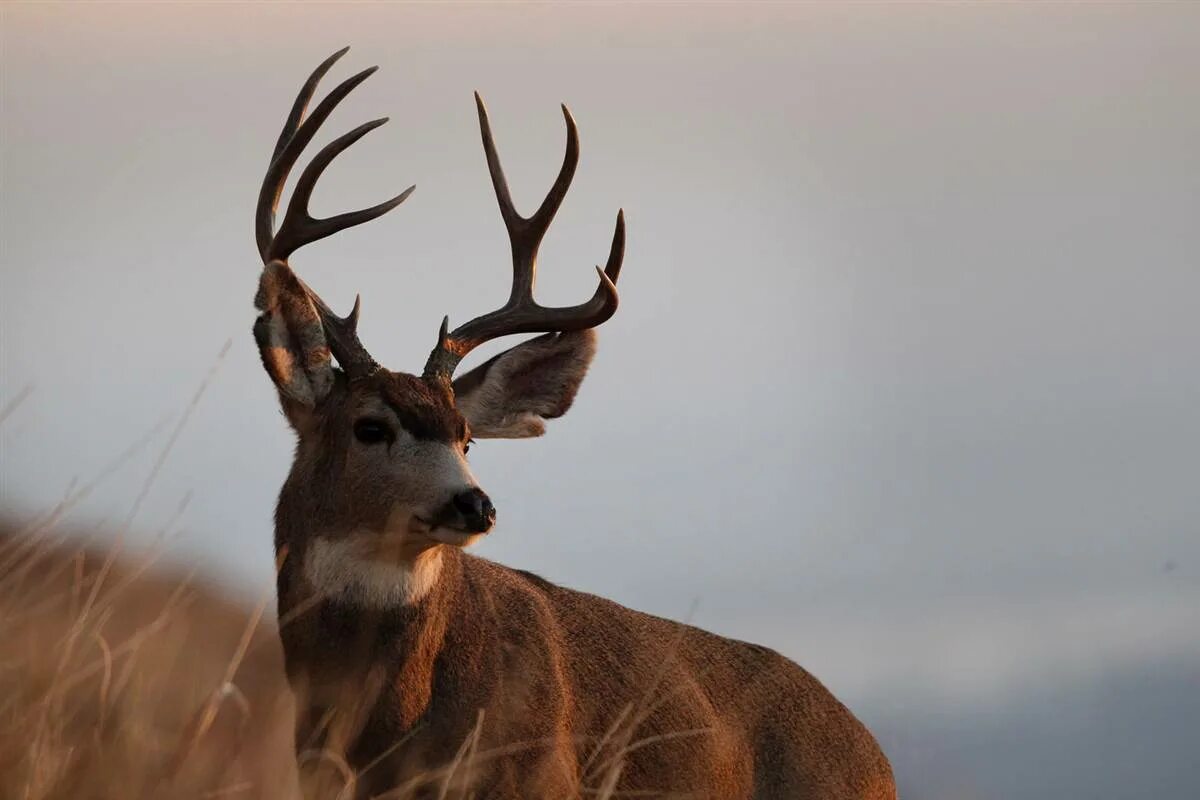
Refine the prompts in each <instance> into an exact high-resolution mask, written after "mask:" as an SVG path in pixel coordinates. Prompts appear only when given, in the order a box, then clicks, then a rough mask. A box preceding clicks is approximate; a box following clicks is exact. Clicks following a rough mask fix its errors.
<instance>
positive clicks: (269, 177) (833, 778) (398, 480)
mask: <svg viewBox="0 0 1200 800" xmlns="http://www.w3.org/2000/svg"><path fill="white" fill-rule="evenodd" d="M345 52H346V51H345V50H342V51H340V52H338V53H335V54H334V55H333V56H331V57H330V58H328V59H327V60H326V61H325V62H324V63H322V64H321V65H320V66H319V67H318V68H317V69H316V71H315V72H314V73H313V74H312V75H311V76H310V77H309V79H308V80H307V82H306V83H305V84H304V87H303V88H302V89H301V91H300V95H299V97H298V98H297V99H296V101H295V104H294V105H293V107H292V110H291V113H290V114H289V115H288V118H287V122H286V124H285V125H284V128H283V132H282V134H281V135H280V137H279V141H278V143H277V144H276V146H275V151H274V154H273V156H272V158H271V162H270V166H269V168H268V169H267V173H266V177H265V179H264V181H263V185H262V191H261V194H260V195H259V201H258V210H257V217H256V238H257V240H258V249H259V251H260V253H261V255H262V258H263V263H264V265H265V267H264V269H263V272H262V277H261V280H260V285H259V289H258V294H257V297H256V300H255V302H256V305H257V307H258V309H259V310H260V312H261V314H260V316H259V317H258V320H257V322H256V323H255V326H254V335H255V339H256V340H257V342H258V346H259V349H260V352H261V355H262V361H263V365H264V366H265V367H266V370H267V373H268V374H269V375H270V377H271V379H272V380H273V381H274V383H275V386H276V388H277V389H278V393H279V398H280V402H281V403H282V406H283V411H284V413H285V415H286V417H287V419H288V421H289V422H290V424H291V426H292V428H294V430H295V432H296V434H297V437H298V444H297V447H296V452H295V460H294V462H293V464H292V468H291V472H290V474H289V475H288V478H287V480H286V482H285V483H284V485H283V489H282V491H281V492H280V496H279V503H278V507H277V510H276V529H275V545H276V550H277V553H278V555H279V561H280V568H279V575H278V592H279V614H280V635H281V638H282V640H283V645H284V651H285V655H286V664H287V673H288V679H289V682H290V684H291V686H292V688H293V690H294V693H295V696H296V700H297V729H296V747H297V756H298V759H299V761H300V763H301V769H302V773H303V772H304V771H306V770H308V771H313V772H318V773H319V772H321V770H319V769H316V766H317V765H319V764H325V765H326V766H329V765H330V764H333V765H335V766H336V769H335V771H340V772H342V773H344V777H345V779H346V780H347V781H349V784H348V786H346V787H343V789H344V791H343V794H342V795H341V796H343V797H345V796H350V795H353V796H355V797H360V798H366V797H390V798H401V797H410V796H412V797H434V796H438V797H445V796H448V794H447V793H448V792H454V791H461V792H463V793H464V796H465V795H466V794H470V796H472V797H487V798H513V799H515V798H542V797H545V798H573V797H595V796H602V797H607V796H612V797H625V796H660V795H661V796H671V797H678V796H688V797H705V798H713V799H714V800H734V799H736V798H822V800H833V799H834V798H880V799H882V798H894V797H895V788H894V784H893V781H892V776H891V771H890V767H889V766H888V762H887V760H886V759H885V758H884V756H883V754H882V753H881V752H880V750H879V747H878V746H877V745H876V743H875V741H874V739H873V738H872V737H871V734H870V733H869V732H868V731H867V730H866V728H864V727H863V725H862V724H861V723H859V721H858V720H857V719H855V717H854V716H853V715H852V714H851V713H850V711H848V710H847V709H846V708H845V706H843V705H842V704H841V703H840V702H838V700H837V699H835V698H834V697H833V696H832V695H831V694H830V693H829V692H828V691H827V690H826V689H825V688H824V687H823V686H822V685H821V684H820V683H819V682H818V681H817V680H816V679H815V678H814V677H812V676H811V675H809V674H808V673H807V672H805V671H804V670H803V669H801V668H800V667H798V666H797V665H796V664H794V663H792V662H790V661H788V660H787V659H785V658H783V657H782V656H780V655H778V654H776V653H775V652H773V651H771V650H768V649H767V648H765V647H759V646H757V645H752V644H747V643H744V642H738V641H733V640H730V639H724V638H721V637H719V636H715V635H713V634H710V633H707V632H705V631H702V630H699V629H697V628H694V627H690V626H687V625H683V624H680V623H677V622H672V621H669V620H665V619H660V618H658V617H653V616H649V615H647V614H642V613H639V612H637V611H632V610H629V609H626V608H623V607H621V606H619V605H617V604H615V603H612V602H609V601H608V600H604V599H602V598H599V597H595V596H592V595H588V594H583V593H581V592H575V591H571V590H570V589H565V588H562V587H560V586H556V585H554V584H552V583H550V582H548V581H546V580H543V579H542V578H540V577H538V576H536V575H532V574H530V573H528V572H522V571H520V570H515V569H509V568H507V567H503V566H500V565H499V564H495V563H492V562H490V561H486V560H483V559H480V558H475V557H473V556H470V555H467V554H466V553H465V552H464V548H465V547H467V546H468V545H470V544H471V543H473V542H475V541H476V540H478V539H480V538H482V537H483V536H484V535H485V534H487V532H488V531H489V530H491V528H492V526H493V524H494V523H495V519H496V510H495V508H494V507H493V505H492V501H491V500H490V499H489V497H488V495H487V494H485V493H484V491H483V490H482V489H481V488H480V486H479V484H478V483H477V482H476V480H475V477H474V476H473V475H472V474H471V469H470V467H469V466H468V464H467V458H466V456H467V448H468V445H469V444H470V442H471V441H472V439H473V438H474V439H485V438H523V437H532V436H540V435H541V434H542V433H543V431H544V427H545V422H546V420H549V419H554V418H557V417H559V416H561V415H562V414H564V413H565V412H566V411H567V410H568V409H569V408H570V407H571V404H572V401H573V399H574V397H575V393H576V391H577V390H578V389H579V386H580V383H581V382H582V380H583V377H584V373H585V372H586V371H587V368H588V364H589V363H590V362H591V360H592V356H593V355H594V353H595V347H596V344H595V333H594V330H593V329H594V328H595V327H596V326H598V325H600V324H601V323H603V322H604V321H605V320H607V319H609V318H610V317H611V316H612V315H613V313H614V312H615V311H616V309H617V290H616V283H617V277H618V275H619V273H620V269H621V261H622V257H623V253H624V246H625V232H624V220H623V217H622V215H621V214H618V215H617V222H616V232H615V234H614V236H613V240H612V247H611V250H610V252H609V255H608V263H607V265H606V267H605V268H604V269H603V270H600V269H599V268H597V272H599V281H600V282H599V286H598V287H597V289H596V291H595V293H594V294H593V295H592V297H591V299H589V300H588V301H587V302H585V303H581V304H580V305H576V306H571V307H565V308H547V307H544V306H541V305H539V304H538V303H537V302H536V301H534V299H533V289H534V274H535V269H534V265H535V262H536V257H537V251H538V246H539V245H540V243H541V241H542V237H543V236H544V235H545V233H546V230H547V227H548V226H549V225H550V222H551V220H552V218H553V217H554V214H555V212H556V211H557V210H558V207H559V205H560V204H561V203H562V200H563V196H564V195H565V194H566V191H567V187H568V185H569V184H570V182H571V178H572V176H573V175H574V172H575V166H576V163H577V161H578V157H579V142H578V135H577V132H576V128H575V122H574V121H573V120H572V118H571V115H570V113H569V112H568V111H567V110H566V107H564V108H563V116H564V117H565V118H566V125H567V148H566V156H565V158H564V160H563V165H562V168H561V170H560V171H559V173H558V177H557V179H556V180H555V181H554V185H553V186H552V187H551V189H550V192H549V194H548V195H547V196H546V198H545V199H544V200H543V201H542V204H541V206H539V207H538V209H537V211H536V212H535V213H534V214H533V216H531V217H523V216H521V215H520V214H518V213H517V211H516V209H515V208H514V206H513V201H512V198H511V196H510V194H509V189H508V185H507V183H506V181H505V177H504V173H503V171H502V169H501V166H500V160H499V157H498V156H497V155H496V146H495V143H494V141H493V138H492V132H491V128H490V126H489V123H488V116H487V112H486V110H485V109H484V106H483V103H482V101H480V100H479V98H478V95H476V102H477V105H478V112H479V124H480V128H481V130H482V135H483V147H484V152H485V154H486V157H487V165H488V170H489V171H490V173H491V179H492V185H493V187H494V188H495V192H496V198H497V200H498V201H499V204H500V213H501V215H502V217H503V219H504V224H505V227H506V228H507V229H508V235H509V238H510V240H511V245H512V259H513V281H512V292H511V294H510V296H509V298H508V301H507V302H506V303H505V304H504V305H503V306H502V307H500V308H499V309H497V310H495V311H492V312H490V313H487V314H484V315H483V316H480V317H477V318H475V319H473V320H471V321H470V322H467V323H466V324H464V325H461V326H459V327H457V328H455V329H454V330H453V331H450V330H448V325H447V322H445V321H443V323H442V327H441V332H440V333H439V335H438V340H437V345H436V346H435V347H434V349H433V351H432V353H431V354H430V356H429V360H428V362H427V363H426V364H425V369H424V372H423V373H422V374H421V375H420V376H417V375H409V374H406V373H402V372H391V371H389V370H387V369H384V368H383V367H381V366H380V365H379V364H377V363H376V362H375V360H374V359H372V358H371V356H370V355H369V354H368V353H367V351H366V349H364V347H363V345H362V344H361V343H360V342H359V339H358V336H357V334H356V332H355V328H356V324H357V321H358V315H359V304H358V301H357V300H356V301H355V304H354V308H353V310H352V311H351V312H350V314H349V315H347V316H346V317H339V316H337V315H336V314H335V313H334V312H332V311H331V310H330V308H329V306H327V305H326V304H325V303H324V302H323V301H322V300H321V298H320V297H318V296H317V294H316V293H315V292H314V291H312V289H310V288H309V287H308V286H307V285H306V284H305V282H304V281H302V280H301V279H300V278H298V277H297V276H296V274H295V273H294V272H293V271H292V269H291V267H290V266H289V264H288V259H289V257H290V256H291V255H292V253H293V252H294V251H295V250H296V249H298V248H299V247H301V246H303V245H305V244H308V243H310V242H313V241H316V240H317V239H320V238H322V237H325V236H329V235H330V234H333V233H336V232H337V231H340V230H342V229H344V228H349V227H351V226H354V225H358V224H360V223H363V222H367V221H368V220H371V219H374V218H376V217H379V216H381V215H382V214H384V213H386V212H387V211H390V210H391V209H393V208H395V207H396V206H398V205H400V203H402V202H403V201H404V200H405V199H406V198H407V197H408V196H409V193H410V192H411V191H412V189H411V188H410V189H408V190H406V191H405V192H403V193H401V194H400V195H398V196H396V197H394V198H392V199H391V200H388V201H386V202H384V203H381V204H379V205H377V206H374V207H373V208H368V209H365V210H362V211H355V212H350V213H345V214H339V215H337V216H333V217H329V218H327V219H315V218H313V217H312V216H311V215H310V214H309V212H308V201H309V196H310V195H311V193H312V191H313V187H314V185H315V184H316V182H317V179H318V178H319V177H320V175H321V173H322V172H323V171H324V169H325V168H326V167H328V166H329V164H330V162H331V161H332V160H333V159H334V157H335V156H337V155H338V154H339V153H341V152H342V151H343V150H345V149H346V148H347V147H349V146H350V145H351V144H353V143H354V142H355V141H357V140H358V139H359V138H360V137H362V136H363V135H364V134H366V133H367V132H368V131H370V130H372V129H373V128H375V127H378V126H379V125H381V124H382V123H383V122H384V121H385V120H375V121H373V122H368V123H366V124H365V125H362V126H360V127H358V128H355V129H354V130H352V131H350V132H349V133H347V134H345V135H344V136H342V137H340V138H338V139H335V140H334V141H333V142H331V143H330V144H328V145H327V146H326V147H325V148H324V149H322V150H321V151H320V152H319V153H318V154H317V155H316V157H315V158H314V159H313V160H312V162H311V164H310V165H309V166H308V167H307V168H306V169H305V170H304V172H303V173H302V174H301V176H300V178H299V179H298V181H297V183H296V187H295V190H294V193H293V197H292V199H291V201H290V203H289V204H288V209H287V213H286V214H285V216H284V218H283V221H282V223H281V224H280V225H279V228H278V230H277V231H276V230H275V228H274V217H275V209H276V206H277V205H278V202H279V198H280V195H281V194H282V191H283V185H284V182H285V180H286V179H287V176H288V174H289V172H290V170H291V169H292V167H293V166H294V165H295V163H296V161H297V159H298V158H299V156H300V154H301V151H302V150H303V149H304V148H305V146H306V145H308V144H309V142H310V141H311V140H312V138H313V135H314V134H315V133H316V131H317V128H318V126H319V125H321V124H322V123H323V122H324V121H325V119H326V118H327V117H328V116H329V114H330V113H331V112H332V111H333V109H334V107H335V106H336V105H337V104H338V103H339V102H340V101H341V100H342V99H343V98H344V97H346V95H347V94H348V93H349V92H350V91H351V90H352V89H354V87H355V86H357V85H358V84H359V83H361V82H362V81H363V80H364V79H366V77H367V76H368V75H370V74H371V72H373V71H374V68H372V69H368V70H365V71H363V72H360V73H358V74H357V75H355V76H353V77H351V78H349V79H348V80H346V81H345V82H344V83H342V84H341V85H339V86H338V87H337V88H335V89H334V90H333V91H332V92H331V93H330V94H329V95H328V96H327V97H326V98H325V99H324V100H322V101H321V102H320V103H319V104H317V106H316V107H315V108H314V109H313V111H312V113H311V114H310V115H309V116H308V117H307V118H305V110H306V108H307V105H308V102H309V100H310V99H311V98H312V96H313V94H314V93H315V91H316V86H317V83H318V81H319V80H320V79H321V78H322V76H324V74H325V73H326V72H327V71H328V70H329V68H330V67H331V66H332V65H333V63H334V62H335V61H336V60H337V59H338V58H340V57H341V56H342V55H343V54H344V53H345ZM515 333H538V334H541V335H539V336H537V337H535V338H532V339H529V340H528V341H525V342H523V343H521V344H518V345H516V346H515V347H512V348H511V349H509V350H506V351H504V352H502V353H500V354H499V355H497V356H496V357H494V358H492V359H491V360H489V361H486V362H485V363H483V364H481V365H479V366H477V367H475V368H474V369H472V370H470V371H469V372H466V373H465V374H463V375H460V376H459V377H457V378H455V377H454V371H455V368H456V367H457V365H458V363H459V361H460V360H461V359H462V358H463V357H464V356H466V355H467V354H468V353H469V352H471V351H472V350H473V349H475V348H476V347H478V346H479V345H481V344H483V343H484V342H487V341H489V340H492V339H495V338H497V337H501V336H506V335H509V334H515ZM334 361H336V365H335V364H334Z"/></svg>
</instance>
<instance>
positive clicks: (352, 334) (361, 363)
mask: <svg viewBox="0 0 1200 800" xmlns="http://www.w3.org/2000/svg"><path fill="white" fill-rule="evenodd" d="M296 280H298V281H300V285H301V286H303V287H304V291H306V292H308V296H309V297H310V298H312V301H313V305H314V306H316V308H317V314H318V315H319V316H320V317H321V328H322V330H324V332H325V342H326V344H328V345H329V352H331V353H333V357H334V358H336V359H337V362H338V364H340V365H341V367H342V369H343V370H345V371H346V374H347V375H364V374H367V373H370V372H373V371H374V370H375V369H376V368H377V367H378V366H379V364H378V363H376V361H375V359H373V358H372V357H371V354H370V353H368V352H367V348H365V347H363V344H362V342H360V341H359V340H358V315H359V312H360V311H361V310H362V296H361V295H357V294H356V295H354V307H353V308H352V309H350V313H349V314H347V315H346V316H344V317H339V316H338V315H337V314H335V313H334V312H333V310H332V309H331V308H330V307H329V306H327V305H326V304H325V301H324V300H322V299H321V298H320V296H319V295H318V294H317V293H316V292H314V291H313V290H312V289H311V288H309V286H308V284H306V283H305V282H304V281H303V280H301V279H300V278H299V277H297V278H296Z"/></svg>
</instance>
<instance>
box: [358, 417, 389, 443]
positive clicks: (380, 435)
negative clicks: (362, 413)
mask: <svg viewBox="0 0 1200 800" xmlns="http://www.w3.org/2000/svg"><path fill="white" fill-rule="evenodd" d="M354 438H355V439H358V440H359V441H360V442H362V443H363V444H380V443H381V442H387V443H388V444H391V443H392V442H394V441H395V440H396V434H395V432H394V431H392V429H391V428H389V427H388V424H387V423H386V422H384V421H383V420H378V419H360V420H359V421H358V422H356V423H354Z"/></svg>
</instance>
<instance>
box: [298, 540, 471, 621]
mask: <svg viewBox="0 0 1200 800" xmlns="http://www.w3.org/2000/svg"><path fill="white" fill-rule="evenodd" d="M447 549H448V548H447V547H446V546H445V545H435V546H433V547H428V546H418V545H413V544H412V543H409V542H406V541H405V540H404V539H403V538H396V537H388V536H386V535H385V536H381V535H379V534H377V533H374V532H370V531H361V532H352V533H350V534H349V535H347V536H341V537H338V538H316V539H313V540H312V541H311V542H310V543H309V545H308V548H307V552H306V553H305V556H304V577H305V578H306V580H307V582H308V583H309V584H310V586H311V587H312V589H313V591H314V592H315V593H316V594H319V595H321V596H323V597H329V598H337V599H338V600H339V602H342V603H345V604H347V605H351V606H355V607H358V608H361V609H363V610H369V611H387V610H388V609H395V608H401V607H404V606H412V605H416V604H418V603H421V602H422V601H424V600H425V599H426V598H427V597H428V596H429V595H430V594H431V593H432V592H433V590H434V589H435V588H437V585H438V582H439V581H440V579H441V577H442V570H443V567H444V562H445V560H446V558H447V554H446V552H445V551H446V550H447Z"/></svg>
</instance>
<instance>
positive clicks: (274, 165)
mask: <svg viewBox="0 0 1200 800" xmlns="http://www.w3.org/2000/svg"><path fill="white" fill-rule="evenodd" d="M349 49H350V48H348V47H346V48H343V49H341V50H339V51H338V52H336V53H334V54H333V55H331V56H330V57H329V58H327V59H325V60H324V61H323V62H321V65H320V66H318V67H317V68H316V69H315V70H313V73H312V75H310V76H309V77H308V80H307V81H305V82H304V86H302V87H301V89H300V94H298V95H297V96H296V102H295V103H293V104H292V110H291V111H290V112H289V113H288V118H287V121H286V122H285V123H284V126H283V131H282V132H281V133H280V134H279V141H278V142H276V144H275V150H274V151H273V153H272V155H271V164H270V166H269V167H267V174H266V175H264V176H263V183H262V188H261V189H260V190H259V193H258V213H257V215H256V217H255V230H254V235H255V239H257V241H258V251H259V253H260V254H261V255H262V257H263V260H269V256H268V249H269V248H270V246H271V239H272V238H273V237H274V229H275V209H276V207H277V206H278V205H279V197H280V195H282V194H283V186H284V184H285V183H286V182H287V177H288V174H289V173H290V172H291V171H292V167H293V166H295V164H296V159H298V158H299V157H300V153H301V152H302V151H303V150H304V148H305V147H307V146H308V143H309V142H311V141H312V138H313V136H315V135H316V133H317V129H318V128H319V127H321V124H322V123H323V122H324V121H325V120H326V119H327V118H328V117H329V115H330V114H332V113H333V110H334V109H335V108H337V105H338V103H340V102H342V100H344V99H345V97H346V95H348V94H350V92H351V91H353V90H354V88H355V87H356V86H358V85H359V84H360V83H362V82H363V81H365V80H366V79H367V78H369V77H370V76H371V74H372V73H373V72H375V70H377V69H378V67H369V68H367V69H364V70H363V71H362V72H360V73H358V74H357V75H352V76H351V77H349V78H347V79H346V80H344V81H342V82H341V83H340V84H338V85H337V86H336V87H335V88H334V89H333V91H331V92H330V93H329V94H328V95H326V96H325V99H323V100H322V101H321V102H320V103H318V104H317V107H316V108H315V109H313V112H312V114H310V115H309V116H308V118H307V119H304V120H303V121H301V119H302V117H303V116H304V110H305V109H306V108H307V107H308V101H309V100H311V99H312V96H313V93H314V92H315V91H316V88H317V84H318V83H319V82H320V80H321V78H322V77H324V75H325V73H326V72H328V71H329V68H330V67H332V66H333V64H334V62H336V61H337V60H338V59H339V58H341V57H342V55H344V54H345V53H346V51H347V50H349ZM285 137H286V138H285Z"/></svg>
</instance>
